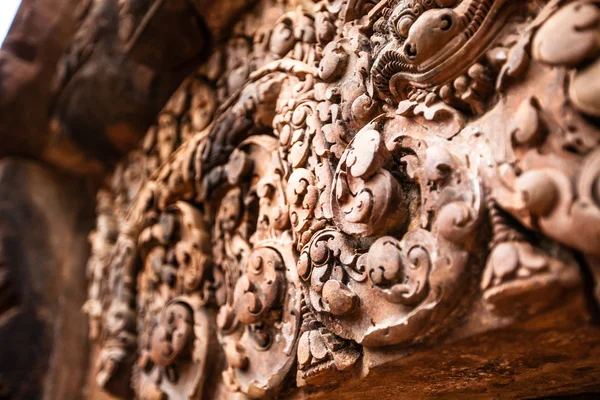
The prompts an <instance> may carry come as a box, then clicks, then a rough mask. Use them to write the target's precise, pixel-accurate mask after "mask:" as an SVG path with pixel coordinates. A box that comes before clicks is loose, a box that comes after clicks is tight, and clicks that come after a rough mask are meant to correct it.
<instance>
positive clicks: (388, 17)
mask: <svg viewBox="0 0 600 400" xmlns="http://www.w3.org/2000/svg"><path fill="white" fill-rule="evenodd" d="M504 2H505V0H400V1H397V2H396V4H395V5H394V6H392V7H389V8H387V9H383V10H382V18H381V19H380V21H379V22H378V23H377V24H376V26H375V29H376V30H379V31H380V34H383V35H384V36H385V37H386V41H387V44H386V45H385V46H384V47H383V48H382V49H381V51H380V52H379V54H378V56H377V58H376V60H375V63H374V65H373V69H372V76H373V83H374V86H375V88H376V89H377V91H378V92H379V94H380V95H381V96H382V97H384V98H390V97H392V98H394V99H396V100H403V99H406V98H407V93H408V92H409V91H410V90H411V88H429V87H435V86H438V85H441V84H444V83H447V82H448V81H449V80H451V79H453V78H455V77H456V76H458V75H459V74H461V73H463V72H464V70H465V69H467V68H468V67H469V65H471V64H473V63H474V62H475V61H476V58H477V57H478V56H480V55H481V53H482V51H483V49H485V47H486V46H487V45H488V44H489V40H490V39H491V38H493V37H494V36H495V35H494V34H495V33H496V30H497V28H498V26H499V25H500V24H499V23H498V22H499V19H498V18H490V16H493V14H495V13H496V12H497V11H498V10H499V9H500V7H501V6H502V4H503V3H504Z"/></svg>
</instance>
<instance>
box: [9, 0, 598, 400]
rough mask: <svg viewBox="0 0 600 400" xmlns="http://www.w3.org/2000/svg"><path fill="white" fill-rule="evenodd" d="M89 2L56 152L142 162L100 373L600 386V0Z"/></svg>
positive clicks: (92, 301) (184, 391)
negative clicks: (598, 278)
mask: <svg viewBox="0 0 600 400" xmlns="http://www.w3.org/2000/svg"><path fill="white" fill-rule="evenodd" d="M78 21H79V26H78V29H77V33H76V35H75V37H74V39H73V40H72V41H71V43H70V46H69V49H68V50H67V51H66V53H64V55H63V58H62V59H61V61H60V62H59V64H58V65H59V67H60V68H59V69H58V73H57V75H56V79H57V80H56V86H55V88H56V90H57V91H56V92H55V95H56V97H55V103H53V105H52V107H51V108H49V109H48V110H50V114H49V117H51V119H52V122H51V123H50V129H49V131H48V132H49V136H48V137H49V138H51V140H49V142H48V143H49V144H48V145H45V147H43V151H42V152H41V153H39V154H41V157H42V158H43V159H45V160H48V161H50V162H51V163H53V164H54V165H58V166H60V167H62V168H66V169H69V170H72V171H74V170H77V171H78V172H79V173H81V172H83V173H88V174H95V173H98V172H105V171H106V167H107V166H112V165H115V168H114V170H111V171H109V173H108V175H106V179H105V181H104V184H103V185H102V187H101V189H100V190H99V191H98V193H97V196H96V200H97V201H96V219H97V222H96V228H95V230H94V231H93V232H92V234H90V236H89V241H90V244H91V257H90V258H89V261H88V264H87V273H88V275H87V278H88V298H87V301H85V304H83V307H82V310H83V312H85V313H86V314H87V315H88V320H89V338H90V341H91V342H92V344H91V350H90V352H89V354H91V357H90V362H89V365H90V370H89V371H88V376H87V377H86V379H87V382H88V384H90V385H92V386H93V389H92V388H90V390H89V392H87V396H88V397H91V398H98V399H100V398H110V397H113V396H114V397H116V398H133V397H134V396H135V397H139V398H142V399H166V398H190V399H195V398H216V399H229V398H247V397H250V398H270V397H280V398H298V399H299V398H334V397H336V398H337V397H339V398H340V399H345V398H357V397H358V398H374V397H379V396H383V397H390V398H408V399H412V398H423V397H431V398H438V397H441V398H444V397H447V398H456V397H482V398H488V397H494V398H496V397H498V398H533V397H542V396H550V395H575V394H581V393H585V392H588V393H592V392H599V391H600V387H599V385H598V377H599V376H600V354H599V352H600V347H599V345H600V330H598V327H597V326H598V321H599V318H600V306H599V297H598V292H599V290H598V288H599V287H600V286H599V285H598V282H597V277H598V276H600V268H599V264H598V257H599V256H600V253H599V249H600V191H599V189H598V188H599V187H600V186H599V182H600V178H599V177H600V147H599V146H600V143H599V138H600V136H599V135H600V124H599V123H598V115H599V114H598V109H599V106H598V105H599V104H600V103H599V101H600V100H599V99H600V93H599V92H598V90H596V89H597V85H596V81H597V80H600V76H598V73H599V71H600V69H599V68H598V62H599V61H598V59H599V58H598V57H600V41H599V40H598V38H599V37H600V23H599V21H600V1H599V0H549V1H538V0H531V1H521V2H511V1H507V0H381V1H377V0H374V1H367V0H323V1H300V0H298V1H294V0H290V1H279V0H262V1H257V2H253V3H252V4H244V2H241V1H228V2H226V3H222V4H221V3H216V2H204V1H202V0H195V1H183V0H182V1H179V0H177V1H170V2H167V1H164V2H163V1H161V0H156V1H154V2H152V1H119V2H117V1H116V0H113V1H110V0H104V1H102V0H97V1H93V0H90V1H88V2H87V3H85V4H84V6H83V8H82V13H81V14H80V18H79V20H78ZM233 22H235V24H234V25H230V24H232V23H233ZM185 76H187V78H186V79H185V80H183V78H184V77H185ZM181 80H183V83H182V84H181V85H180V86H179V89H178V90H176V91H175V92H174V93H173V95H172V96H170V94H171V92H173V90H174V89H175V87H176V86H177V85H178V84H179V82H180V81H181ZM169 96H170V99H169V100H168V102H167V99H168V98H169ZM165 102H166V105H165V106H164V107H162V105H163V103H165ZM159 110H160V111H159ZM151 121H154V123H153V124H152V125H151ZM148 125H151V126H150V127H149V129H146V128H147V127H148ZM7 176H10V175H7ZM29 186H31V185H29ZM41 186H42V187H43V185H41ZM57 190H58V189H57ZM61 190H62V189H61ZM65 190H67V189H65ZM24 193H35V191H33V189H32V188H30V189H28V190H26V191H25V192H24ZM69 193H70V192H69ZM52 194H53V195H55V193H54V192H53V193H52ZM11 196H12V195H11ZM19 196H21V197H23V196H24V195H17V197H16V199H17V202H18V199H19ZM10 198H12V197H10ZM79 198H81V197H78V196H76V195H73V199H79ZM73 199H70V201H79V200H73ZM13 201H14V200H13ZM25 204H28V203H27V202H25ZM77 204H88V205H89V204H90V203H89V202H88V203H85V201H83V200H81V203H77ZM35 205H36V204H33V205H32V206H26V207H24V210H33V209H35ZM49 206H50V207H56V205H53V204H49ZM61 206H63V205H61ZM59 209H61V210H62V208H59ZM77 209H78V206H74V207H72V208H71V209H70V211H71V212H74V211H73V210H77ZM45 212H47V211H45ZM65 212H66V211H65ZM56 215H57V216H60V215H61V214H60V213H58V214H56ZM68 215H70V214H68ZM16 221H17V222H16V224H17V225H18V226H21V225H19V224H21V222H20V221H24V222H23V223H24V224H25V225H23V226H26V224H29V223H30V220H28V219H26V218H25V217H23V216H21V217H19V219H17V220H16ZM69 221H74V220H69ZM56 229H60V225H59V227H57V228H56ZM40 232H41V231H40ZM40 232H36V233H40ZM51 232H52V233H51V234H46V236H50V237H54V235H55V234H59V235H60V233H61V232H63V231H60V230H59V231H56V232H58V233H55V228H54V227H53V228H52V229H51ZM64 232H65V233H64V234H63V235H61V236H60V237H61V238H62V237H66V238H69V237H73V238H74V239H73V243H75V242H76V241H77V242H78V243H79V245H80V246H81V247H77V248H78V249H80V251H81V249H83V248H85V247H84V246H83V245H82V244H81V239H82V235H81V234H80V233H78V232H79V231H78V228H76V225H75V224H74V223H73V224H71V225H69V227H68V229H67V228H65V230H64ZM24 235H25V233H22V232H21V231H19V232H18V233H17V234H16V235H15V236H14V237H17V238H20V237H23V236H24ZM7 237H12V236H7ZM34 237H35V236H34ZM75 238H77V240H76V239H75ZM41 243H42V244H40V245H39V246H41V249H42V250H41V251H40V252H39V253H36V254H37V256H39V255H40V254H41V255H43V254H46V253H45V251H46V250H44V249H46V247H44V246H46V245H45V244H44V243H46V242H44V241H42V242H41ZM74 246H75V245H74ZM35 247H36V245H35V244H34V245H32V248H35ZM57 252H58V250H54V248H52V249H51V250H48V253H49V254H51V255H53V256H55V255H56V254H59V253H57ZM7 254H12V253H10V252H8V253H7ZM82 254H83V253H82ZM7 260H8V259H7ZM77 260H79V261H81V260H80V258H77ZM5 265H7V266H9V268H14V267H10V266H11V265H13V266H14V265H18V262H17V261H15V260H14V258H11V259H10V260H8V261H7V262H6V263H5ZM47 265H50V264H47ZM11 274H12V275H14V273H11ZM11 279H14V278H11ZM23 279H24V278H22V277H21V278H16V280H15V282H21V281H22V280H23ZM3 282H4V283H2V284H3V285H5V286H7V287H8V286H9V284H10V282H11V281H10V280H5V281H3ZM6 282H8V283H9V284H7V283H6ZM42 282H44V281H42ZM28 284H31V285H35V284H39V281H38V280H36V279H33V280H32V282H30V283H28ZM44 285H48V290H47V292H48V293H53V291H57V289H55V288H54V286H53V281H52V280H49V281H48V282H47V283H46V282H45V283H43V284H42V285H41V286H40V287H42V288H44V287H45V286H44ZM13 286H14V285H13ZM79 289H81V287H79ZM44 290H45V289H44ZM6 293H10V292H6ZM8 298H9V301H8V302H7V303H5V304H8V306H6V307H5V308H6V309H7V310H10V309H13V308H14V307H15V304H20V303H15V300H14V299H15V297H14V296H13V297H10V296H9V297H8ZM42 298H43V297H42ZM69 304H71V303H69ZM33 309H35V308H33ZM32 315H33V314H32ZM31 318H33V317H31ZM35 321H38V322H39V324H40V326H42V327H43V328H44V329H47V328H46V327H47V326H50V325H48V321H47V320H44V319H42V318H38V317H37V316H36V317H35ZM56 326H59V325H56ZM44 329H42V330H41V331H44ZM14 332H16V330H15V331H14ZM32 340H34V343H38V342H39V343H40V345H39V346H42V345H44V346H47V347H48V348H53V346H57V344H56V342H52V341H49V340H47V338H46V337H45V336H43V335H40V336H39V337H35V338H33V339H32ZM36 340H37V342H36ZM52 343H54V344H52ZM60 345H62V344H60ZM60 345H59V346H60ZM36 354H37V355H38V357H37V358H36V359H35V360H41V361H39V362H40V364H39V367H36V368H38V369H36V370H39V371H50V372H48V374H53V373H59V372H57V371H60V370H57V369H56V367H53V366H52V365H50V364H48V363H49V362H51V361H44V360H52V358H44V357H46V356H45V355H44V354H46V353H45V352H44V351H39V352H37V353H36ZM86 354H87V352H86ZM80 361H82V362H84V364H85V360H80ZM35 362H37V361H35ZM44 363H46V364H44ZM48 365H50V367H48ZM32 368H33V367H32ZM82 370H83V369H82ZM78 376H79V375H78ZM81 376H82V375H81ZM19 379H22V378H19ZM38 382H39V380H38ZM47 385H49V384H47ZM32 387H33V386H32ZM47 387H49V388H52V386H51V385H50V386H46V387H44V389H43V390H47V389H46V388H47ZM36 388H37V389H35V390H38V392H40V391H41V390H42V389H41V388H42V386H40V385H38V386H36Z"/></svg>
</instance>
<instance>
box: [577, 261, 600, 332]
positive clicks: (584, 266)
mask: <svg viewBox="0 0 600 400" xmlns="http://www.w3.org/2000/svg"><path fill="white" fill-rule="evenodd" d="M573 256H574V257H575V260H576V261H577V265H578V266H579V269H580V271H581V278H582V280H583V297H584V299H585V305H586V308H587V311H588V313H589V314H590V323H592V324H593V325H595V326H600V302H599V301H598V299H597V298H596V295H595V294H596V293H595V291H596V285H597V284H598V282H597V281H596V278H595V275H594V273H593V272H592V267H591V266H590V264H589V263H588V261H587V259H586V257H585V255H584V254H583V253H581V252H580V251H574V252H573Z"/></svg>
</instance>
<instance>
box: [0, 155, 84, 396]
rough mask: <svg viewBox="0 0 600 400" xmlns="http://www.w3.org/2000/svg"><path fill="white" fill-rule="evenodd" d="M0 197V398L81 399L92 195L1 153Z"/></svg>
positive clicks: (78, 183)
mask: <svg viewBox="0 0 600 400" xmlns="http://www.w3.org/2000/svg"><path fill="white" fill-rule="evenodd" d="M0 197H1V199H0V256H1V261H2V262H1V264H0V294H1V295H0V337H1V338H2V339H1V340H2V345H1V346H0V382H1V384H0V387H1V389H2V390H1V395H0V396H2V397H3V398H10V399H36V398H42V397H44V398H53V399H65V398H69V399H77V398H84V391H83V389H84V386H85V380H86V370H87V364H88V362H89V360H88V357H89V353H88V341H87V324H86V321H85V318H84V316H83V315H82V314H81V312H80V308H81V302H82V301H84V300H85V293H86V291H85V286H84V285H83V283H84V282H85V270H84V269H82V268H81V265H82V263H85V260H86V259H87V257H89V250H88V246H87V245H86V236H87V232H88V231H89V229H90V227H91V226H92V224H93V208H92V207H91V204H92V197H91V193H90V192H89V191H88V190H87V187H86V185H85V182H83V181H82V180H81V179H80V178H77V179H73V178H69V177H68V176H65V175H64V174H60V173H56V172H51V171H49V170H48V169H47V167H43V166H40V165H39V164H37V163H35V162H32V161H26V160H18V159H8V158H6V159H3V160H2V161H0Z"/></svg>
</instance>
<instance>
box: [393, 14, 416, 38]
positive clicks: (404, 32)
mask: <svg viewBox="0 0 600 400" xmlns="http://www.w3.org/2000/svg"><path fill="white" fill-rule="evenodd" d="M414 22H415V19H414V18H413V17H411V16H404V17H402V18H400V19H399V20H398V22H397V23H396V30H397V31H398V34H399V35H400V36H401V37H403V38H404V39H406V38H407V37H408V31H409V30H410V27H411V26H412V25H413V23H414Z"/></svg>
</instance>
